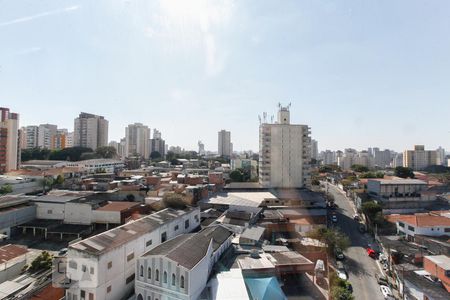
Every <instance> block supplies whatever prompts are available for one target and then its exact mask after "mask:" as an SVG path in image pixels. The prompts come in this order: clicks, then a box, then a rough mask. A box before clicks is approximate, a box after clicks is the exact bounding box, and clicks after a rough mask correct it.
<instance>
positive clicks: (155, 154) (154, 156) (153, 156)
mask: <svg viewBox="0 0 450 300" xmlns="http://www.w3.org/2000/svg"><path fill="white" fill-rule="evenodd" d="M150 158H151V159H152V160H155V159H159V158H161V153H159V152H158V151H152V153H150Z"/></svg>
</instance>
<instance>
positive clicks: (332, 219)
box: [331, 215, 337, 223]
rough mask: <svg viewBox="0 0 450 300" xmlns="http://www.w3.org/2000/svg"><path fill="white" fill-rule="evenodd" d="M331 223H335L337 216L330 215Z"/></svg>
mask: <svg viewBox="0 0 450 300" xmlns="http://www.w3.org/2000/svg"><path fill="white" fill-rule="evenodd" d="M331 221H333V223H337V216H336V215H332V216H331Z"/></svg>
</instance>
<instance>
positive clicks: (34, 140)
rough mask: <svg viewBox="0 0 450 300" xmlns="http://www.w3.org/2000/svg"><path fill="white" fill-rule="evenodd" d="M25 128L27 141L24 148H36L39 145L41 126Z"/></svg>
mask: <svg viewBox="0 0 450 300" xmlns="http://www.w3.org/2000/svg"><path fill="white" fill-rule="evenodd" d="M24 129H25V130H24V135H25V137H24V139H25V143H26V146H25V147H24V148H26V149H31V148H36V147H37V146H38V136H39V126H27V127H25V128H24Z"/></svg>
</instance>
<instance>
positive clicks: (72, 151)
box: [49, 147, 93, 161]
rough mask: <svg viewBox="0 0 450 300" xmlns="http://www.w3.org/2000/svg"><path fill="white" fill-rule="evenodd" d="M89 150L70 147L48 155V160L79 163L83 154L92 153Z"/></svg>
mask: <svg viewBox="0 0 450 300" xmlns="http://www.w3.org/2000/svg"><path fill="white" fill-rule="evenodd" d="M92 152H93V151H92V149H91V148H85V147H70V148H64V149H61V150H55V151H53V152H51V153H50V156H49V159H50V160H69V161H79V160H81V159H82V155H83V153H92Z"/></svg>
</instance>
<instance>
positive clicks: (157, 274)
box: [155, 269, 159, 281]
mask: <svg viewBox="0 0 450 300" xmlns="http://www.w3.org/2000/svg"><path fill="white" fill-rule="evenodd" d="M155 280H156V281H159V270H158V269H156V272H155Z"/></svg>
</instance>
